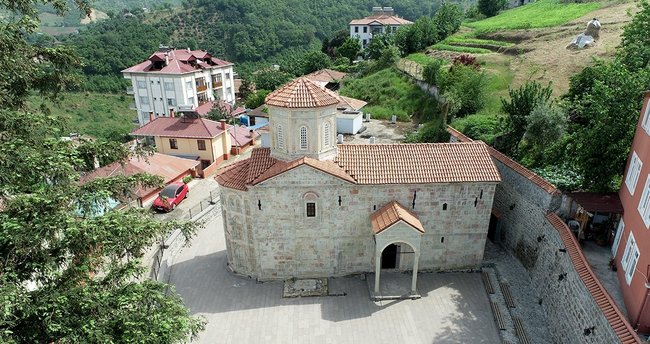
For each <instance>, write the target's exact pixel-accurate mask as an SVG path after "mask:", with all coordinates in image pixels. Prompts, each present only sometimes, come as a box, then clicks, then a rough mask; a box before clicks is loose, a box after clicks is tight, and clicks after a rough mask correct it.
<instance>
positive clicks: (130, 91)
mask: <svg viewBox="0 0 650 344" xmlns="http://www.w3.org/2000/svg"><path fill="white" fill-rule="evenodd" d="M126 94H133V87H130V86H129V87H127V88H126Z"/></svg>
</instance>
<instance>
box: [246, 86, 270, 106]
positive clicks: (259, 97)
mask: <svg viewBox="0 0 650 344" xmlns="http://www.w3.org/2000/svg"><path fill="white" fill-rule="evenodd" d="M269 93H271V91H267V90H261V89H260V90H257V91H255V93H253V94H251V95H250V96H249V97H248V99H246V108H248V109H255V108H257V107H260V106H261V105H262V104H264V100H265V99H266V96H267V95H269Z"/></svg>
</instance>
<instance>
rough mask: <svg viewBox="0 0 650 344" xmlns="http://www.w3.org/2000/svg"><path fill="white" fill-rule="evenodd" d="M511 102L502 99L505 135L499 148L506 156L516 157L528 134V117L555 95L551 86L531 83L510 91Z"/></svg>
mask: <svg viewBox="0 0 650 344" xmlns="http://www.w3.org/2000/svg"><path fill="white" fill-rule="evenodd" d="M508 93H509V95H510V100H507V99H505V98H501V108H502V109H503V112H505V113H506V115H507V117H506V118H505V123H504V127H505V129H504V132H505V135H504V136H503V137H502V138H501V141H499V142H498V144H497V148H498V149H499V150H501V151H502V152H503V153H504V154H508V155H516V154H517V147H518V146H519V142H520V141H521V139H522V138H523V137H524V134H525V133H526V127H527V126H528V116H530V114H531V113H532V112H533V109H534V108H535V107H536V106H538V105H539V104H544V103H548V102H549V101H550V98H551V94H552V93H553V89H551V85H550V84H549V85H547V86H542V85H541V84H540V83H538V82H537V81H529V82H527V83H526V84H525V85H522V86H521V87H519V88H518V89H510V90H508Z"/></svg>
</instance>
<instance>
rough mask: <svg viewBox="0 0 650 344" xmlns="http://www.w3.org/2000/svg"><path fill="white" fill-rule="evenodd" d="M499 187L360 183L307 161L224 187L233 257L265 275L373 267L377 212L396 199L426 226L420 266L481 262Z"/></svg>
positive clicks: (240, 266)
mask: <svg viewBox="0 0 650 344" xmlns="http://www.w3.org/2000/svg"><path fill="white" fill-rule="evenodd" d="M494 190H495V184H494V183H457V184H413V185H355V184H351V183H348V182H346V181H344V180H341V179H339V178H336V177H333V176H331V175H329V174H326V173H323V172H321V171H318V170H316V169H313V168H311V167H309V166H305V165H303V166H300V167H297V168H294V169H293V170H291V171H288V172H285V173H283V174H281V175H279V176H276V177H274V178H271V179H269V180H267V181H265V182H262V183H260V184H258V185H256V186H254V187H251V189H250V190H249V191H247V192H242V191H236V190H230V189H226V188H222V203H223V205H224V219H226V227H225V228H226V242H227V249H228V260H229V264H230V265H231V267H232V268H233V269H234V270H235V271H236V272H238V273H241V274H244V275H251V276H254V277H257V278H258V279H260V280H268V279H284V278H290V277H301V278H305V277H323V276H342V275H349V274H354V273H360V272H370V271H374V252H375V242H374V238H373V232H372V230H371V226H370V214H372V213H373V212H374V211H376V210H377V209H379V208H381V207H382V206H383V205H385V204H386V203H388V202H390V201H393V200H396V201H398V202H399V203H401V204H402V205H403V206H405V207H407V208H409V209H411V211H413V212H414V213H415V214H416V215H417V216H418V218H419V219H420V221H421V222H422V224H423V226H424V228H425V230H426V233H425V234H423V236H422V241H421V252H422V253H421V256H420V261H419V265H420V270H433V271H437V270H451V269H467V268H476V267H478V266H480V263H481V261H482V259H483V251H484V246H485V240H486V236H487V228H488V223H489V217H490V211H491V209H492V197H493V194H494ZM308 193H311V194H315V195H317V196H316V199H315V202H316V208H317V216H316V217H315V218H308V217H306V215H305V203H306V202H307V200H305V199H304V196H305V195H306V194H308ZM414 197H415V207H414V208H413V198H414ZM339 199H340V204H339ZM309 201H310V202H312V200H309ZM443 209H445V210H443Z"/></svg>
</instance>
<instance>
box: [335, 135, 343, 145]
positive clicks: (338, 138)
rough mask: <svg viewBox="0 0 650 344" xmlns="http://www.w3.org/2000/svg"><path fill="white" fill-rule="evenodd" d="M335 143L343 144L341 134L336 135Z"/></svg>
mask: <svg viewBox="0 0 650 344" xmlns="http://www.w3.org/2000/svg"><path fill="white" fill-rule="evenodd" d="M336 143H338V144H342V143H343V134H338V135H336Z"/></svg>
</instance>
